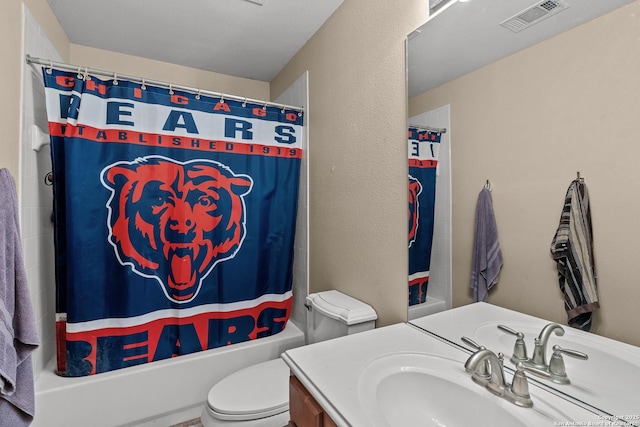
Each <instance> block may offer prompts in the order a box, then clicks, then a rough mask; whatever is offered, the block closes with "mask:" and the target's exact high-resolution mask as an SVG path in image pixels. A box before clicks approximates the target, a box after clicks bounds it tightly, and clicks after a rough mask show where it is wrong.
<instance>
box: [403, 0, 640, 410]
mask: <svg viewBox="0 0 640 427" xmlns="http://www.w3.org/2000/svg"><path fill="white" fill-rule="evenodd" d="M627 4H628V6H627V7H625V8H623V7H622V6H625V5H627ZM616 9H620V10H616ZM609 12H611V13H609ZM638 16H640V0H635V1H634V0H608V1H602V0H557V1H556V0H551V1H540V2H535V1H532V0H471V1H468V2H464V3H462V2H457V1H453V2H450V3H447V4H446V5H445V6H444V7H440V8H439V9H438V10H437V12H436V13H435V14H433V15H432V16H431V18H430V20H429V21H428V22H427V23H426V24H425V25H424V26H422V27H420V28H419V29H417V30H416V31H414V32H413V33H412V34H411V35H410V36H409V40H408V47H407V53H408V59H407V61H408V63H407V69H408V92H409V117H408V120H409V123H414V122H419V124H422V125H428V126H438V127H446V128H447V132H446V134H445V135H446V137H447V138H450V141H449V142H450V143H451V152H452V159H451V164H452V170H453V171H456V175H453V176H452V178H451V182H452V192H451V195H450V197H449V201H448V203H449V204H451V203H453V202H455V203H456V205H455V206H456V209H455V212H452V217H451V218H452V220H451V224H450V226H451V229H453V226H455V233H453V234H449V236H452V237H451V242H453V243H454V244H455V247H454V245H453V244H451V243H450V246H449V248H448V249H447V250H448V251H449V253H450V254H452V255H449V256H451V260H452V261H451V265H452V267H451V269H450V272H451V274H452V278H453V280H452V284H451V287H450V291H451V292H452V299H451V303H452V306H454V307H455V306H462V305H465V304H469V303H471V302H472V293H471V291H470V289H469V277H470V270H471V251H472V243H473V232H474V224H473V215H474V211H475V204H476V200H477V194H478V191H479V190H480V189H481V187H482V186H483V185H484V184H485V182H486V180H488V179H489V180H491V183H492V185H493V186H494V191H493V197H494V203H495V205H494V206H495V208H496V209H498V210H497V211H496V216H497V217H498V218H497V219H498V221H499V223H498V228H499V233H500V235H501V239H500V240H501V242H500V244H501V247H502V248H503V253H504V255H505V267H504V268H503V271H502V273H501V278H500V282H499V284H498V285H497V289H496V290H494V293H493V294H490V299H489V302H491V303H493V304H495V305H496V306H501V307H505V308H508V309H511V310H514V311H516V312H520V313H525V314H528V315H533V316H536V317H537V318H540V319H546V320H548V321H549V322H559V323H563V322H564V323H563V324H565V325H566V313H565V312H564V306H563V299H562V293H561V292H560V291H559V289H558V279H557V271H556V270H554V268H555V266H554V265H553V260H552V259H551V257H550V254H549V245H550V243H551V238H552V237H553V233H554V232H555V230H556V227H557V225H558V217H559V213H560V208H561V205H560V202H562V196H564V194H565V190H566V184H568V183H569V181H571V180H572V179H575V176H576V171H580V172H582V173H583V176H584V177H586V179H587V180H589V183H590V185H592V189H593V190H592V191H591V195H592V212H594V231H595V234H596V240H597V242H596V245H597V246H596V260H597V261H596V262H597V264H598V280H599V283H600V284H603V286H601V287H600V289H599V292H600V296H601V300H602V301H604V303H603V306H602V308H601V309H600V310H599V311H598V312H597V315H598V317H599V319H598V322H597V324H595V327H594V329H593V330H592V332H594V335H596V334H598V335H603V336H605V337H609V338H612V339H615V340H619V341H621V342H623V343H624V342H626V343H629V344H633V345H636V346H637V345H639V344H640V336H639V335H638V333H637V328H635V327H634V326H633V325H637V319H636V317H635V316H636V315H635V314H634V313H635V304H636V303H637V300H638V298H640V291H639V290H638V287H637V286H635V283H637V272H636V271H635V268H633V267H631V266H630V265H629V256H628V255H623V256H621V251H620V249H623V252H624V253H625V254H629V253H638V251H640V245H639V244H638V243H637V238H633V239H632V238H627V235H628V234H629V233H628V232H629V229H628V226H629V225H630V224H637V218H636V216H637V209H636V207H637V206H638V205H637V203H635V201H634V202H633V204H631V205H629V206H625V207H624V208H621V209H617V210H616V219H615V221H612V220H611V218H612V217H611V215H612V214H613V213H612V212H611V211H610V210H611V206H619V203H618V201H619V200H625V201H627V200H628V194H629V191H632V192H636V190H637V185H636V184H637V183H638V182H640V171H639V169H638V168H637V164H636V162H637V158H638V151H637V147H638V145H637V135H638V134H639V133H640V122H639V121H638V120H637V117H638V108H637V105H638V103H637V100H638V99H640V84H639V81H640V80H639V79H638V78H637V76H638V71H640V59H639V58H640V51H639V49H640V45H639V44H638V40H640V29H639V28H640V25H638ZM445 107H446V108H447V111H448V114H447V116H448V118H449V123H447V124H446V125H443V124H440V123H437V122H435V121H434V122H430V120H420V119H419V118H420V117H421V116H423V115H426V114H428V113H430V112H434V111H438V110H439V109H440V108H445ZM429 119H430V118H429ZM596 135H601V137H596ZM612 143H614V145H612ZM612 147H615V148H612ZM633 159H635V160H633ZM438 178H439V177H438ZM438 191H439V189H438ZM594 195H597V198H596V197H593V196H594ZM437 203H438V202H436V211H438V205H437ZM625 203H628V202H625ZM625 224H626V226H625ZM632 234H633V233H632ZM503 244H504V245H503ZM435 246H436V244H435V240H434V248H433V251H434V253H435V251H436V249H435ZM631 257H632V256H631ZM620 258H622V260H621V259H620ZM625 260H626V261H625ZM436 264H437V263H436V262H435V257H433V258H432V265H431V269H432V278H431V280H432V282H433V283H435V267H436ZM430 286H431V285H430ZM428 296H429V294H428ZM427 300H428V298H427ZM630 301H634V303H630ZM632 304H633V305H632ZM452 311H455V310H449V311H446V312H445V313H439V314H436V315H434V316H433V317H434V318H439V316H442V315H445V314H447V313H450V312H452ZM444 323H448V322H444ZM444 323H443V324H444ZM475 325H476V324H474V326H475ZM538 326H539V325H538ZM497 333H498V332H496V334H497ZM569 335H571V333H567V336H569ZM496 336H498V335H496ZM578 336H579V335H578ZM445 338H447V339H450V340H452V341H458V340H459V338H460V336H457V335H456V334H453V335H452V336H447V337H445ZM481 344H482V343H481ZM560 345H562V344H560ZM581 362H582V363H583V366H584V365H585V362H583V361H581ZM568 363H569V362H568ZM572 369H582V367H580V365H579V364H578V362H576V365H575V367H572ZM578 377H579V376H578V375H577V374H576V378H578ZM534 381H536V380H534ZM611 381H627V380H626V379H625V378H611ZM541 383H543V384H545V385H546V386H549V387H554V388H555V389H556V390H557V391H560V392H562V393H568V389H567V388H566V386H565V388H563V386H562V385H556V384H553V383H546V382H544V381H541ZM591 386H596V387H597V385H589V386H588V387H587V386H586V385H585V390H586V391H585V393H583V398H584V399H585V400H589V399H588V397H589V395H590V394H589V387H591ZM585 396H586V397H585ZM591 396H592V397H591V398H592V399H593V400H591V401H587V402H586V403H587V404H590V405H593V406H594V407H599V405H601V404H602V401H599V400H598V399H597V398H595V397H593V394H591ZM600 409H603V410H605V411H606V410H609V411H613V412H615V413H620V410H621V409H624V410H625V411H626V412H627V413H629V414H637V412H638V408H637V407H635V408H615V410H614V409H608V408H600Z"/></svg>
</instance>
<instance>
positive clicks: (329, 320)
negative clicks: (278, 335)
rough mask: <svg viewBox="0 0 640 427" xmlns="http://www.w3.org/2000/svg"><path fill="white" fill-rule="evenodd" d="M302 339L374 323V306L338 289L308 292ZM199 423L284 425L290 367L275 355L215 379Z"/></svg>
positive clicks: (342, 332) (336, 334)
mask: <svg viewBox="0 0 640 427" xmlns="http://www.w3.org/2000/svg"><path fill="white" fill-rule="evenodd" d="M306 305H307V307H308V308H309V310H308V311H307V342H308V343H314V342H319V341H324V340H327V339H331V338H337V337H339V336H344V335H349V334H353V333H357V332H361V331H365V330H369V329H373V328H374V327H375V320H376V319H377V318H378V316H377V314H376V312H375V311H374V310H373V308H372V307H371V306H369V305H367V304H365V303H363V302H361V301H358V300H356V299H355V298H352V297H350V296H348V295H345V294H343V293H341V292H338V291H325V292H319V293H316V294H310V295H309V296H308V297H307V304H306ZM200 419H201V421H202V424H203V425H204V427H220V426H234V427H284V426H287V425H288V424H289V367H288V366H287V365H286V364H285V363H284V361H282V359H280V358H278V359H275V360H270V361H268V362H263V363H259V364H257V365H253V366H249V367H248V368H245V369H242V370H240V371H237V372H234V373H233V374H231V375H229V376H227V377H226V378H224V379H222V380H221V381H220V382H218V383H217V384H215V385H214V386H213V387H212V388H211V390H210V391H209V394H208V396H207V402H206V403H205V405H204V409H203V410H202V416H201V417H200Z"/></svg>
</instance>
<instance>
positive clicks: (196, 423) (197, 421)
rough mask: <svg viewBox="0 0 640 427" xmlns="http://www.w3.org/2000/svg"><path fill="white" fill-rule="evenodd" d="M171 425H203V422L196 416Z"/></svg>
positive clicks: (179, 426)
mask: <svg viewBox="0 0 640 427" xmlns="http://www.w3.org/2000/svg"><path fill="white" fill-rule="evenodd" d="M171 427H202V423H201V422H200V418H195V419H193V420H189V421H183V422H181V423H179V424H175V425H172V426H171Z"/></svg>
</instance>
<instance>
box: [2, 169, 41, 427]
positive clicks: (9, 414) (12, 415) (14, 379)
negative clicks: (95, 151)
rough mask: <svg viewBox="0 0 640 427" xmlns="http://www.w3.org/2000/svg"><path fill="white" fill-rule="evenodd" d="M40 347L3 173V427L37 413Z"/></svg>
mask: <svg viewBox="0 0 640 427" xmlns="http://www.w3.org/2000/svg"><path fill="white" fill-rule="evenodd" d="M37 346H38V334H37V332H36V327H35V322H34V317H33V309H32V307H31V300H30V299H29V289H28V286H27V275H26V272H25V268H24V260H23V258H22V242H21V241H20V228H19V222H18V198H17V195H16V185H15V182H14V180H13V177H12V176H11V174H10V173H9V171H8V170H6V169H0V425H2V426H5V425H6V426H11V427H19V426H28V425H29V424H31V421H32V419H33V416H34V413H35V405H34V387H33V370H32V367H31V352H32V351H33V350H35V348H36V347H37Z"/></svg>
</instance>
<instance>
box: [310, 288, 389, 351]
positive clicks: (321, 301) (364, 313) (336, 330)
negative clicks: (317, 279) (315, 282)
mask: <svg viewBox="0 0 640 427" xmlns="http://www.w3.org/2000/svg"><path fill="white" fill-rule="evenodd" d="M306 306H307V308H308V311H307V344H313V343H315V342H320V341H325V340H329V339H332V338H337V337H341V336H346V335H351V334H355V333H357V332H362V331H368V330H370V329H373V328H374V327H375V321H376V319H377V318H378V315H377V314H376V312H375V310H374V309H373V307H371V306H370V305H369V304H365V303H364V302H362V301H359V300H357V299H355V298H352V297H350V296H349V295H345V294H343V293H342V292H339V291H335V290H332V291H324V292H318V293H314V294H310V295H309V296H307V303H306Z"/></svg>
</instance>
